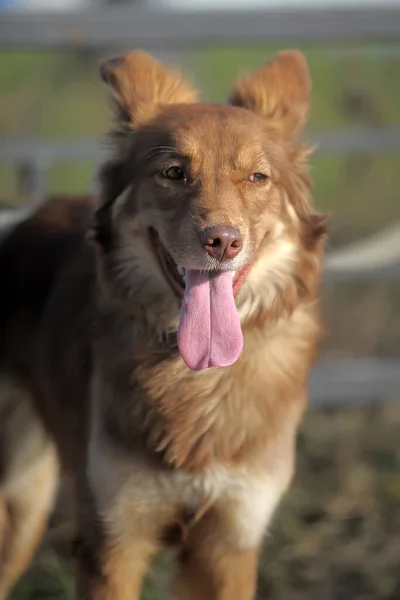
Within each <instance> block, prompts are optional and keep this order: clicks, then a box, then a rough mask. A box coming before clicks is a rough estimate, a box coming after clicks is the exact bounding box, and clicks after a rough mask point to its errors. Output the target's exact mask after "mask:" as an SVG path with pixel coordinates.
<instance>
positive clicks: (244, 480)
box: [88, 446, 290, 546]
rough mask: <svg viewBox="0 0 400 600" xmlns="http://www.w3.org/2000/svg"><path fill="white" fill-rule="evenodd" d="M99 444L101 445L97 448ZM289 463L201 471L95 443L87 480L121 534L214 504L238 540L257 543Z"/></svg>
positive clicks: (106, 516) (102, 514) (103, 516)
mask: <svg viewBox="0 0 400 600" xmlns="http://www.w3.org/2000/svg"><path fill="white" fill-rule="evenodd" d="M98 449H99V448H98ZM289 471H290V467H289V465H280V466H278V465H271V469H270V470H266V472H264V473H263V474H262V475H259V476H257V477H254V476H249V474H248V473H247V472H246V471H245V470H242V469H237V468H235V469H231V468H226V467H224V466H222V465H215V466H213V467H212V468H210V469H208V470H207V471H205V472H203V473H202V474H190V473H188V472H185V471H183V470H168V469H157V468H154V466H152V465H149V464H147V463H146V462H145V461H144V460H143V459H142V458H141V457H136V458H135V457H131V458H129V460H128V459H127V458H126V457H121V456H117V455H116V454H115V453H110V452H105V451H104V446H103V447H102V452H101V454H100V453H98V452H94V451H93V448H92V452H91V456H90V460H89V472H88V475H89V482H90V486H91V489H92V492H93V493H94V496H95V499H96V505H97V507H98V510H99V512H100V515H99V516H100V518H101V519H102V520H105V521H107V523H108V524H109V526H111V527H112V530H113V531H114V535H115V536H117V537H118V538H120V537H123V538H125V537H126V536H129V535H130V532H133V531H135V530H136V531H137V528H138V522H140V526H142V525H143V524H144V523H147V525H146V528H147V527H148V526H151V527H153V526H154V528H155V529H157V528H158V530H161V529H162V528H163V527H166V526H168V525H169V524H170V523H173V522H174V521H175V520H176V519H179V516H180V515H182V514H184V513H188V514H192V515H194V518H196V517H197V515H201V514H202V513H203V512H204V511H205V510H208V509H209V508H211V507H214V508H217V510H220V511H221V512H223V513H225V514H229V515H230V519H231V520H232V527H231V529H232V532H233V535H234V536H235V539H236V541H237V542H238V543H240V544H243V545H246V546H247V545H252V544H255V543H258V541H259V540H260V538H261V536H262V535H263V532H264V530H265V527H266V525H267V523H268V521H269V518H270V516H271V513H272V512H273V510H274V508H275V506H276V503H277V502H278V500H279V498H280V496H281V494H282V491H283V489H284V488H285V487H286V484H287V480H288V476H289Z"/></svg>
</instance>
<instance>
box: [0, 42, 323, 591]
mask: <svg viewBox="0 0 400 600" xmlns="http://www.w3.org/2000/svg"><path fill="white" fill-rule="evenodd" d="M101 77H102V79H103V81H104V82H105V83H106V84H107V87H108V89H109V91H110V94H111V103H112V106H113V109H114V114H115V126H114V129H113V131H112V132H111V134H110V136H109V140H108V141H109V145H110V151H111V157H110V159H109V160H108V161H107V162H106V163H105V164H104V165H103V166H102V168H101V170H100V175H99V182H100V197H99V198H98V199H96V200H93V199H90V198H79V199H73V198H70V199H67V198H64V199H51V200H49V201H48V202H47V203H45V204H44V205H43V206H42V207H39V209H37V210H34V211H33V212H32V214H31V215H29V216H27V217H26V219H25V220H23V222H22V223H21V224H20V225H19V226H18V227H17V228H16V229H15V230H13V232H11V233H10V235H9V236H8V237H7V239H6V241H5V242H3V245H2V246H0V278H1V280H2V282H3V286H4V288H3V287H2V289H4V290H6V291H5V292H4V293H2V295H1V298H0V308H1V309H2V310H1V311H0V315H1V318H2V319H3V321H2V329H1V336H0V374H3V375H6V376H7V377H8V378H11V381H12V385H15V386H16V388H15V389H17V386H19V387H18V389H20V388H22V390H23V392H22V393H21V397H22V398H25V399H26V401H29V399H30V398H32V399H33V403H34V406H35V407H36V409H37V414H38V416H39V417H40V419H42V422H43V424H44V425H45V427H46V429H47V431H48V432H49V433H50V435H51V437H52V439H53V440H54V443H55V444H56V446H57V450H58V456H59V459H60V462H61V466H62V468H63V469H64V470H65V471H67V472H68V473H69V474H70V476H71V477H72V481H73V483H74V489H75V493H76V499H77V508H78V510H77V522H76V527H77V541H76V544H75V548H76V554H77V560H78V578H77V580H78V584H77V585H78V591H77V597H78V598H79V599H82V600H83V598H85V600H133V599H135V600H138V599H139V595H140V590H141V587H142V582H143V577H144V576H145V574H146V571H147V569H148V567H149V564H150V563H151V561H152V559H153V557H154V555H155V554H156V553H157V552H158V551H159V550H160V549H161V548H162V547H163V546H165V545H168V544H172V545H174V546H175V547H176V548H177V550H178V561H177V562H178V570H177V573H176V575H175V577H174V583H173V586H172V589H173V594H174V597H176V598H177V599H178V600H189V599H190V600H251V599H252V598H253V597H254V593H255V582H256V569H257V561H258V554H259V549H260V545H261V543H262V539H263V535H264V532H265V530H266V528H267V526H268V523H269V521H270V519H271V516H272V514H273V512H274V509H275V507H276V505H277V504H278V502H279V500H280V498H281V496H282V494H283V493H284V491H285V490H286V488H287V486H288V484H289V482H290V479H291V477H292V473H293V468H294V463H295V440H296V432H297V428H298V425H299V423H300V420H301V417H302V414H303V412H304V409H305V407H306V402H307V376H308V373H309V369H310V366H311V364H312V362H313V360H314V358H315V354H316V349H317V345H318V342H319V339H320V335H321V326H320V322H319V316H318V282H319V277H320V272H321V268H322V256H323V244H324V237H325V224H324V223H325V219H324V216H323V215H320V214H319V213H317V211H316V210H315V209H314V208H313V205H312V201H311V179H310V175H309V168H308V159H309V155H310V153H311V148H310V147H309V146H308V145H307V144H306V143H304V142H299V141H298V140H297V138H298V136H299V134H300V133H301V131H302V128H303V125H304V124H305V122H306V119H307V114H308V109H309V93H310V88H311V84H310V78H309V75H308V71H307V65H306V61H305V59H304V57H303V56H302V55H301V54H300V53H299V52H297V51H286V52H282V53H279V54H278V55H276V56H275V57H274V58H273V59H272V61H270V62H269V63H268V64H267V65H266V66H264V67H262V68H261V69H259V70H257V71H255V72H252V73H250V74H248V75H246V76H244V77H243V78H242V79H240V80H239V82H238V83H237V84H236V86H234V88H233V91H232V93H231V95H230V100H229V102H228V104H227V105H223V106H219V105H218V106H214V105H206V104H201V103H198V100H197V98H198V96H197V92H196V91H195V90H194V88H193V87H192V86H191V84H189V83H187V82H186V81H185V80H183V79H182V78H181V77H180V75H179V74H177V73H176V72H172V71H169V70H168V69H166V68H164V67H163V66H162V65H161V64H160V63H158V62H157V61H156V60H155V59H153V58H152V57H150V56H149V55H147V54H145V53H142V52H130V53H128V54H126V55H124V56H121V57H117V58H114V59H111V60H109V61H105V62H104V63H103V64H102V66H101ZM171 164H172V165H175V166H176V165H178V166H180V167H181V168H182V169H183V172H184V174H185V177H184V178H183V179H182V180H179V181H170V180H168V179H166V178H165V177H163V175H162V174H163V172H164V171H165V169H166V168H168V167H169V166H170V165H171ZM254 173H261V174H263V175H264V176H265V177H264V178H262V182H255V181H254V178H253V177H252V174H254ZM215 225H228V226H233V227H235V228H236V229H239V230H240V232H241V235H242V238H243V247H242V250H241V252H240V253H238V254H237V255H235V256H234V257H233V258H230V259H229V260H227V261H225V262H223V263H219V262H218V261H217V259H216V258H215V257H213V256H210V255H209V254H208V253H207V252H206V251H205V249H204V248H203V246H202V245H201V244H200V233H201V232H202V231H203V230H204V229H205V228H207V227H211V226H215ZM154 231H156V232H157V235H158V237H159V239H160V240H161V242H162V244H163V246H164V247H165V249H166V251H167V252H168V253H169V255H170V256H171V257H172V258H173V260H174V261H175V262H176V263H177V264H178V265H181V266H182V267H184V268H187V269H198V270H211V271H215V270H217V269H223V270H228V269H229V270H234V271H240V270H241V269H243V268H248V269H247V271H246V274H245V277H244V280H243V284H242V286H241V288H240V290H239V292H238V294H237V296H236V304H237V308H238V311H239V315H240V319H241V326H242V330H243V336H244V349H243V352H242V354H241V356H240V358H239V359H238V361H237V362H236V363H235V364H233V365H232V366H230V367H227V368H212V369H208V370H205V371H201V372H193V371H190V370H189V369H188V368H187V367H186V365H185V364H184V362H183V360H182V358H181V356H180V354H179V352H178V349H177V326H178V322H179V314H180V304H181V299H180V298H179V297H178V295H177V293H176V292H175V291H174V290H173V289H172V286H171V284H170V283H169V281H168V279H167V277H166V275H165V273H164V271H163V269H162V268H161V266H160V264H159V262H158V259H157V255H156V252H155V250H154V245H153V241H152V240H153V237H152V235H153V234H152V233H151V232H154ZM33 282H36V284H37V285H36V288H35V291H34V286H33ZM15 298H18V302H17V303H16V302H15ZM9 380H10V379H9ZM32 427H37V421H36V420H35V419H34V418H33V417H32ZM5 428H8V430H9V431H11V432H12V431H15V428H13V427H11V425H10V426H8V423H7V422H6V423H5ZM1 452H2V453H3V454H2V455H0V458H1V459H2V460H3V461H7V460H8V458H7V457H8V456H9V452H8V453H7V448H6V449H5V450H2V451H1ZM47 452H49V453H50V455H51V452H52V446H51V445H50V446H47ZM0 464H1V461H0ZM43 464H45V463H43ZM43 468H45V467H43ZM27 469H28V465H27ZM46 469H47V470H46V471H45V472H44V476H45V477H47V479H46V482H47V484H46V485H47V487H46V489H48V490H51V489H52V485H51V484H52V482H53V483H54V480H55V477H56V472H57V470H56V469H53V471H51V473H50V470H49V468H48V466H47V467H46ZM0 482H1V480H0ZM36 497H37V498H38V500H37V505H36V508H35V511H36V512H35V511H33V508H32V511H33V512H31V514H34V515H37V520H38V523H37V527H36V528H35V527H34V526H33V525H32V521H29V523H31V525H32V527H31V530H30V531H31V535H30V537H29V536H28V538H29V543H28V544H27V545H26V548H28V547H29V552H30V553H31V552H33V548H34V545H35V543H36V541H37V539H38V531H41V529H42V528H43V522H44V519H45V517H46V515H47V513H48V509H49V507H48V504H49V497H50V492H49V494H47V497H46V498H45V499H43V498H42V499H40V498H39V497H38V496H37V495H32V499H33V498H36ZM0 509H1V507H0ZM39 516H40V519H39ZM22 519H23V517H20V520H21V523H20V524H21V525H23V524H24V522H25V521H23V520H22ZM39 521H40V522H39ZM15 531H16V532H18V531H20V528H16V529H15ZM8 535H9V539H11V540H12V537H11V538H10V534H8ZM15 535H17V533H16V534H15ZM0 541H1V540H0ZM8 541H9V540H8ZM3 542H4V540H3ZM0 547H1V543H0ZM9 556H10V558H9V559H8V561H9V563H10V565H11V567H12V569H11V567H10V565H8V567H9V568H8V572H11V571H10V569H11V570H12V572H13V573H14V575H13V578H14V579H15V577H16V576H17V575H18V573H19V572H20V571H21V569H22V566H23V565H25V564H26V561H27V554H26V551H25V553H24V556H23V557H22V555H20V554H18V553H14V554H12V555H11V554H10V555H9ZM1 584H3V587H1ZM9 585H10V579H8V580H7V581H6V582H4V581H2V571H1V569H0V590H2V589H5V588H6V587H9ZM0 596H1V594H0Z"/></svg>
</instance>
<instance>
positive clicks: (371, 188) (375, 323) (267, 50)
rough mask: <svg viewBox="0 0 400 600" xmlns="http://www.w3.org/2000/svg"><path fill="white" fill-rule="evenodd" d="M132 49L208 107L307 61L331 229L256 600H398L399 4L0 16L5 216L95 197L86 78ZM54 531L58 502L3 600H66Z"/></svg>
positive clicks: (135, 5)
mask: <svg viewBox="0 0 400 600" xmlns="http://www.w3.org/2000/svg"><path fill="white" fill-rule="evenodd" d="M134 47H137V48H139V47H140V48H144V49H147V50H150V51H152V52H153V53H154V54H155V55H156V56H157V57H159V58H160V59H162V60H164V61H165V62H167V63H174V64H177V65H178V66H180V67H181V69H182V70H183V71H184V72H185V73H187V74H188V76H189V77H190V78H191V79H194V80H195V81H196V82H197V83H198V85H199V86H201V88H202V89H203V90H204V98H205V99H206V100H212V101H224V100H225V99H226V97H227V95H228V93H229V88H230V85H231V84H232V82H233V81H234V80H235V77H236V76H237V74H238V72H246V70H250V69H252V68H254V67H257V66H260V65H261V64H262V63H263V62H265V61H266V60H267V59H268V58H269V57H270V56H271V55H272V54H273V53H274V52H275V51H277V50H280V49H283V48H285V47H297V48H299V49H301V50H302V51H303V52H304V53H305V55H306V57H307V59H308V61H309V65H310V70H311V76H312V79H313V93H312V110H311V118H310V122H309V127H308V131H307V137H308V138H309V139H311V140H315V141H316V142H318V143H319V149H318V150H317V152H316V153H315V155H314V157H313V160H312V163H313V175H314V181H315V201H316V204H317V206H318V208H319V209H320V210H322V211H330V212H332V218H331V235H330V240H329V244H328V259H327V263H326V271H325V279H324V283H323V311H324V316H325V322H326V325H327V336H326V340H325V342H324V344H323V347H322V351H321V355H320V360H319V364H318V365H317V366H316V368H315V369H314V371H313V374H312V377H311V380H310V388H311V408H310V410H309V412H308V414H307V417H306V419H305V421H304V424H303V426H302V428H301V432H300V436H299V444H298V447H299V448H298V466H297V472H296V477H295V480H294V483H293V486H292V488H291V490H290V492H289V493H288V495H287V497H286V499H285V501H284V503H283V505H282V506H281V508H280V509H279V511H278V513H277V515H276V518H275V520H274V522H273V524H272V527H271V529H270V532H269V535H268V537H267V539H266V542H265V550H264V554H263V559H262V563H261V568H260V579H259V592H258V598H259V600H267V599H271V600H306V599H307V600H399V599H400V445H399V440H400V402H399V400H400V197H399V188H400V184H399V177H400V163H399V155H400V2H399V1H397V0H391V1H390V0H386V1H383V0H380V2H379V5H377V3H376V2H373V1H372V0H301V1H300V0H280V1H279V0H136V1H134V0H132V1H130V2H128V1H125V2H124V1H123V0H114V1H112V0H108V1H107V0H0V90H1V93H0V194H1V198H0V200H1V202H2V203H3V204H4V205H11V206H20V205H23V204H26V203H29V202H33V201H35V200H37V199H38V198H41V197H43V196H44V195H45V194H49V193H58V192H62V193H77V192H85V191H91V190H94V189H95V176H96V168H97V165H98V163H99V161H100V160H101V158H102V156H103V155H104V149H103V148H102V145H101V138H102V136H103V135H104V133H105V132H106V131H107V129H108V128H109V125H110V118H109V113H108V108H107V101H106V96H105V93H104V90H103V89H102V86H101V84H100V81H99V78H98V73H97V71H98V61H99V59H100V58H101V57H104V56H107V55H109V54H110V53H111V54H112V53H114V52H118V51H120V50H122V49H127V48H134ZM0 216H1V213H0ZM66 513H68V502H67V500H66V499H65V498H63V496H62V494H61V497H60V503H59V507H58V509H57V510H56V513H55V515H54V517H53V519H52V522H51V524H50V527H49V532H48V536H47V537H46V539H45V540H44V542H43V545H42V548H41V550H40V552H39V553H38V555H37V557H36V559H35V561H34V563H33V565H32V567H31V569H30V570H29V572H28V573H27V574H26V576H25V577H24V579H23V580H22V581H21V582H20V583H19V584H18V586H17V588H16V589H15V591H14V592H13V595H12V600H28V599H31V600H36V599H38V600H39V599H40V600H46V599H47V598H54V600H64V599H65V600H67V598H70V597H72V596H71V594H72V570H71V563H70V561H69V559H68V553H67V551H66V547H67V544H66V540H67V534H66V530H65V527H64V523H65V518H66ZM67 529H68V528H67ZM167 570H168V565H167V564H166V563H165V562H161V563H160V564H158V565H157V566H156V569H155V574H154V575H152V576H151V579H150V580H149V582H148V586H147V587H146V590H145V592H144V598H145V600H151V599H154V600H155V599H156V598H157V599H158V598H160V599H161V598H162V595H161V593H160V591H159V590H158V587H159V581H160V580H163V578H164V575H165V573H166V571H167ZM232 600H233V599H232Z"/></svg>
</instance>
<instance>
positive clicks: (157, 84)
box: [100, 51, 197, 129]
mask: <svg viewBox="0 0 400 600" xmlns="http://www.w3.org/2000/svg"><path fill="white" fill-rule="evenodd" d="M100 77H101V79H102V80H103V81H104V82H105V83H106V84H107V85H109V86H110V88H111V98H112V101H113V105H114V110H115V114H116V117H117V123H118V125H119V126H120V127H121V128H122V129H135V128H136V127H137V126H140V125H142V124H144V123H146V122H148V121H149V120H150V119H152V118H153V117H154V116H156V114H157V113H158V112H159V111H160V110H161V109H162V107H163V106H165V105H167V104H187V103H191V102H195V101H196V99H197V92H196V90H195V89H194V88H193V87H192V86H191V85H190V84H188V83H187V82H186V81H184V80H183V79H182V78H181V76H180V75H179V74H178V73H176V72H174V71H170V70H168V69H166V68H165V67H164V66H163V65H162V64H161V63H159V62H158V61H157V60H156V59H155V58H153V57H152V56H150V55H149V54H147V53H146V52H140V51H132V52H127V53H126V54H124V55H121V56H117V57H115V58H111V59H109V60H105V61H104V62H103V63H101V65H100Z"/></svg>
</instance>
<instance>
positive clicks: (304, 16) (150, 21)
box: [0, 5, 400, 50]
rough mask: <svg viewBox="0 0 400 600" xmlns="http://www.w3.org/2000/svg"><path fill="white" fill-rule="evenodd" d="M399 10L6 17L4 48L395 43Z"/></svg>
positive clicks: (0, 33) (0, 32)
mask: <svg viewBox="0 0 400 600" xmlns="http://www.w3.org/2000/svg"><path fill="white" fill-rule="evenodd" d="M399 33H400V9H399V8H396V7H393V8H391V7H379V8H368V7H365V8H364V7H363V8H360V9H343V8H341V9H302V10H268V9H264V10H238V11H226V10H225V11H223V10H208V11H197V12H196V13H194V12H193V11H188V10H186V11H184V10H168V11H163V10H161V9H158V10H156V9H153V10H151V9H150V8H149V7H146V6H141V5H136V6H135V5H133V6H127V7H126V6H122V7H114V8H99V9H97V10H90V11H80V12H71V13H63V14H61V15H60V14H56V13H44V12H43V13H39V14H36V13H35V14H25V13H22V14H15V13H9V14H8V13H4V14H2V15H1V17H0V48H7V49H10V48H17V47H18V48H32V47H35V48H40V49H48V50H54V48H71V47H74V48H88V49H96V48H104V47H125V46H129V47H131V46H132V43H134V45H135V46H140V47H142V48H147V49H152V50H154V49H179V48H182V47H191V48H195V47H200V46H208V45H210V44H218V45H220V44H229V43H232V42H233V41H234V43H235V44H236V45H237V44H247V43H259V42H263V43H266V42H279V43H280V44H282V43H286V42H287V41H291V42H293V41H294V42H301V41H307V42H310V41H311V42H325V43H326V42H329V41H332V40H335V41H342V42H343V41H348V42H355V41H362V40H368V41H390V40H395V41H397V40H398V38H399Z"/></svg>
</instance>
